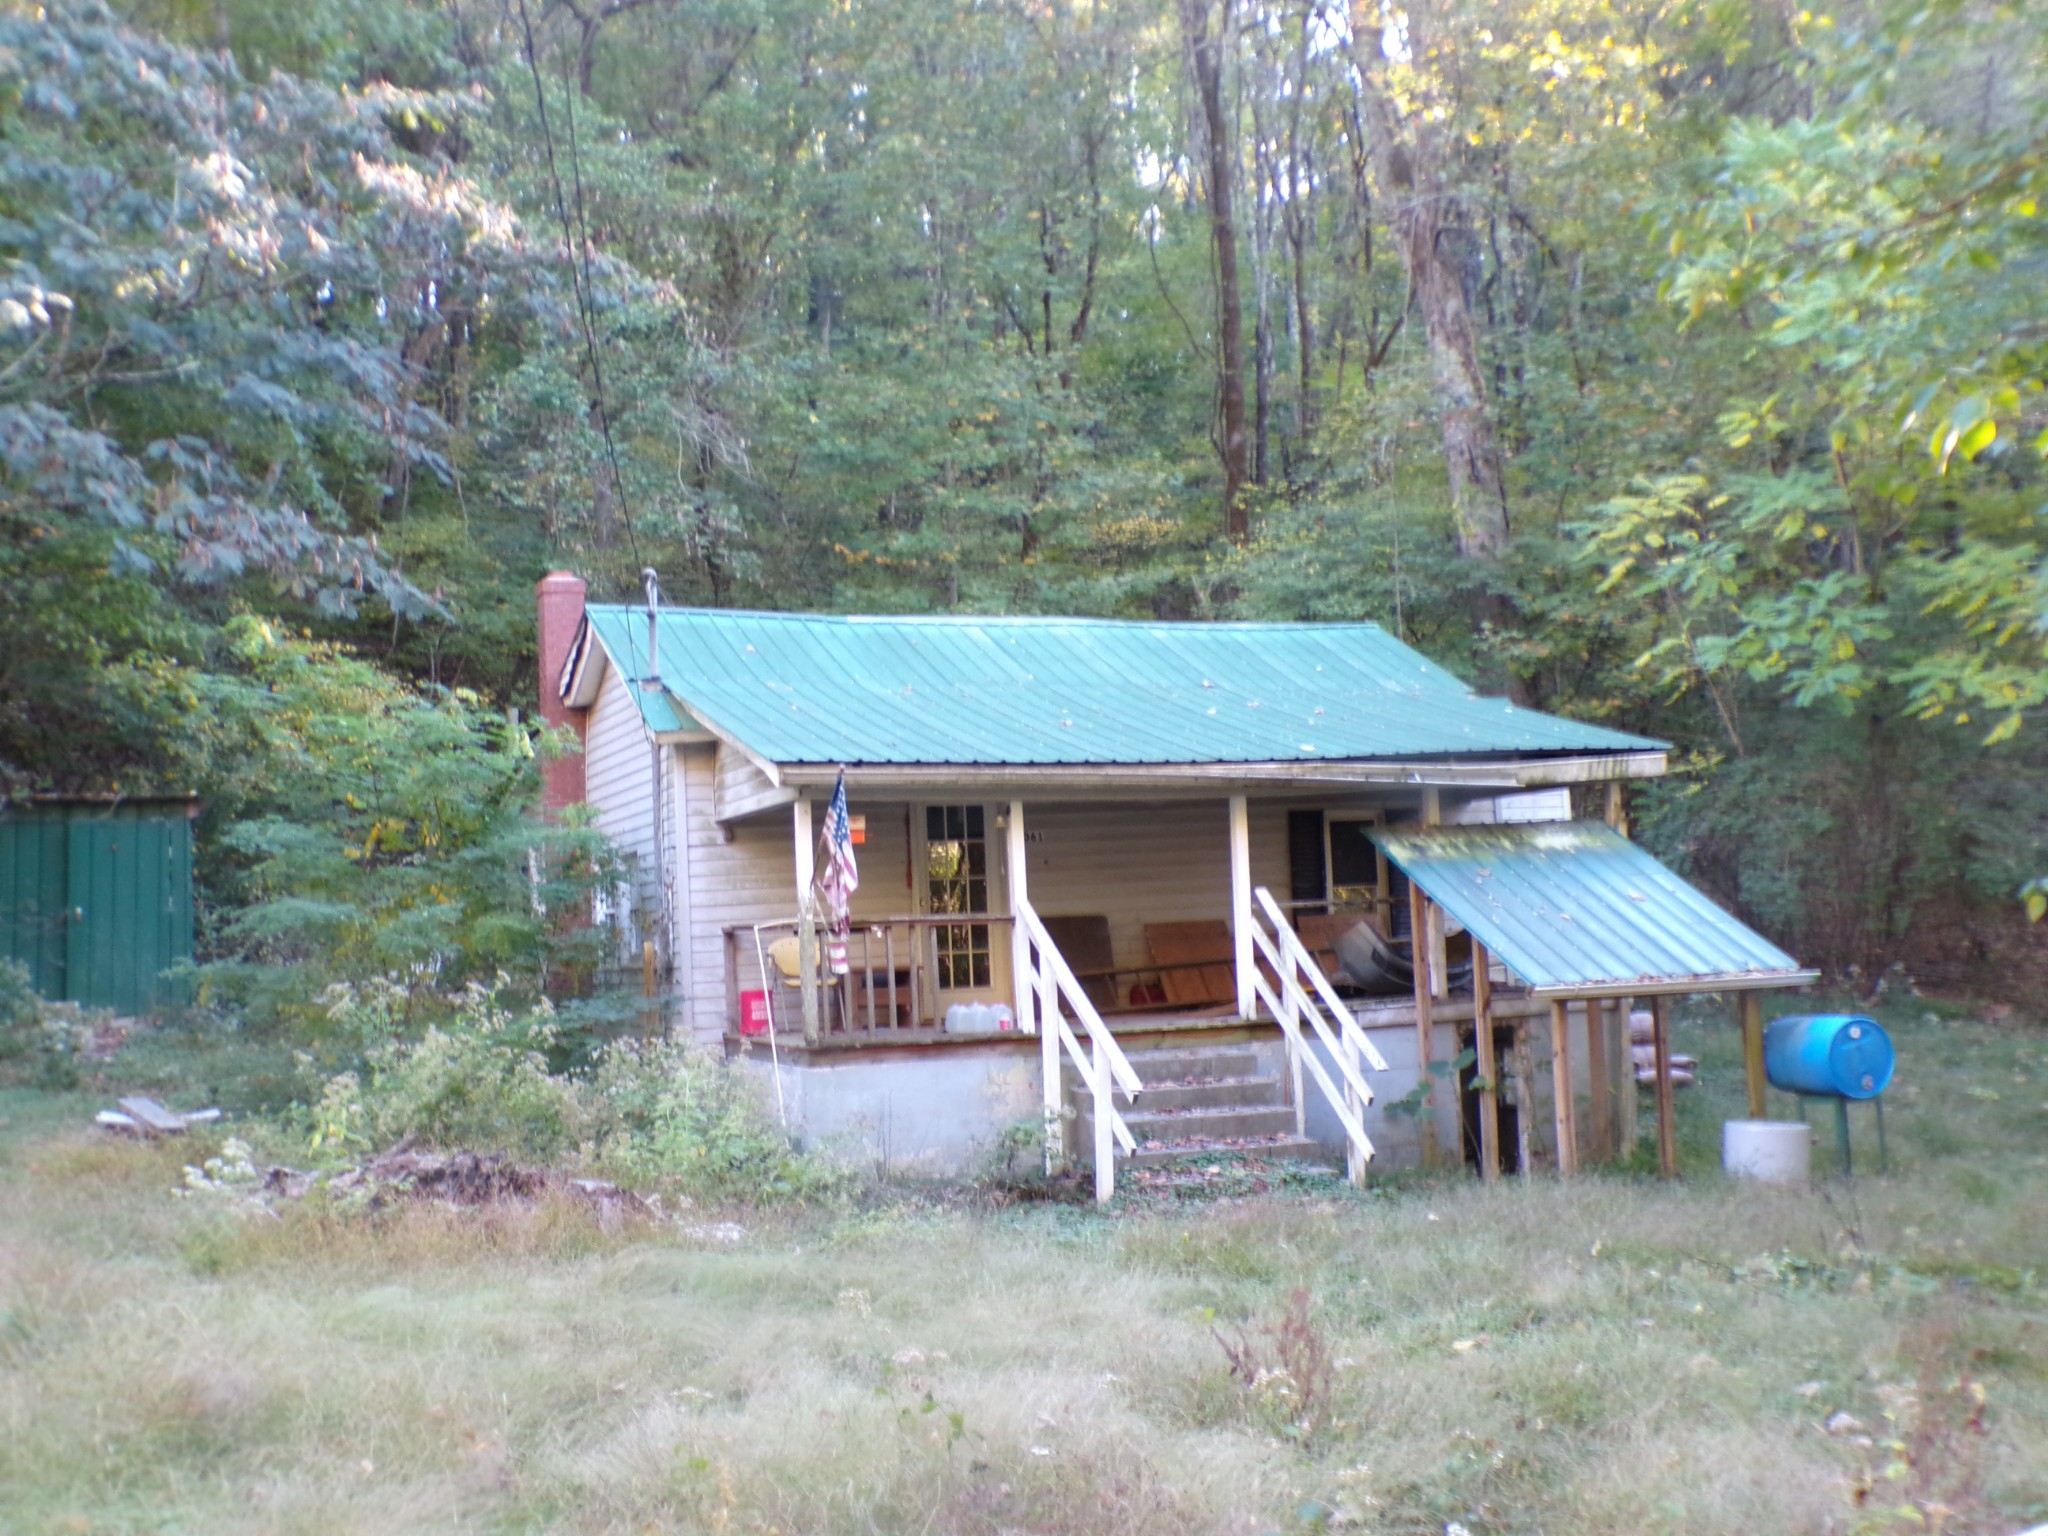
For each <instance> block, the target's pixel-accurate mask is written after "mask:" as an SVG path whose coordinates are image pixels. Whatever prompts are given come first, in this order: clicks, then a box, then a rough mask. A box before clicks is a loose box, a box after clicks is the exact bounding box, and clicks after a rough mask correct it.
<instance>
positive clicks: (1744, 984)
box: [1529, 970, 1820, 1003]
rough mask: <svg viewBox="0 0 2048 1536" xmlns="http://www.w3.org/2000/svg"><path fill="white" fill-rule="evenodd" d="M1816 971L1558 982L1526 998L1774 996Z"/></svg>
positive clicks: (1814, 977) (1808, 981)
mask: <svg viewBox="0 0 2048 1536" xmlns="http://www.w3.org/2000/svg"><path fill="white" fill-rule="evenodd" d="M1819 980H1820V972H1819V971H1809V970H1797V971H1719V972H1703V973H1701V974H1700V975H1697V976H1615V977H1610V978H1608V979H1606V980H1604V981H1574V982H1561V983H1559V984H1557V985H1556V986H1549V987H1531V988H1530V989H1529V995H1530V996H1531V997H1534V998H1538V999H1540V1000H1542V1001H1544V1002H1552V1003H1562V1002H1574V1001H1577V1000H1579V999H1582V998H1583V999H1591V998H1599V997H1678V996H1681V995H1683V994H1685V993H1690V992H1777V991H1783V990H1785V989H1787V988H1791V987H1810V986H1812V985H1813V984H1814V983H1815V982H1816V981H1819Z"/></svg>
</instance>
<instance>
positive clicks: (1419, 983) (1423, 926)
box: [1408, 880, 1436, 1168]
mask: <svg viewBox="0 0 2048 1536" xmlns="http://www.w3.org/2000/svg"><path fill="white" fill-rule="evenodd" d="M1432 905H1433V903H1432V902H1431V901H1430V899H1429V898H1428V897H1427V896H1425V895H1423V894H1422V887H1421V886H1419V885H1417V884H1416V883H1415V882H1414V881H1413V880H1410V881H1409V882H1408V949H1409V952H1410V959H1411V962H1412V964H1413V968H1414V971H1415V1083H1416V1086H1417V1087H1418V1088H1420V1089H1421V1090H1422V1108H1423V1109H1424V1110H1425V1111H1428V1112H1429V1113H1434V1110H1435V1098H1436V1089H1435V1088H1434V1086H1433V1085H1432V1084H1431V1081H1430V1076H1429V1060H1430V1053H1431V1052H1432V1051H1433V1050H1434V1049H1435V1034H1436V1020H1435V1016H1434V1013H1435V1010H1434V1008H1433V1006H1432V1001H1431V1000H1432V998H1433V997H1434V996H1435V992H1434V989H1433V988H1432V987H1431V984H1430V972H1431V971H1432V970H1434V969H1435V967H1434V966H1433V965H1432V964H1431V963H1430V953H1429V909H1430V907H1431V906H1432ZM1418 1123H1419V1124H1420V1126H1421V1137H1420V1146H1419V1148H1418V1150H1419V1154H1420V1156H1421V1159H1422V1165H1423V1166H1424V1167H1425V1168H1428V1167H1432V1166H1434V1165H1435V1163H1436V1127H1435V1126H1434V1125H1433V1124H1431V1123H1430V1119H1429V1114H1425V1115H1424V1116H1423V1118H1422V1119H1421V1120H1420V1121H1419V1122H1418Z"/></svg>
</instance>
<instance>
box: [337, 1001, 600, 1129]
mask: <svg viewBox="0 0 2048 1536" xmlns="http://www.w3.org/2000/svg"><path fill="white" fill-rule="evenodd" d="M333 1006H334V1007H336V1008H337V1009H342V1008H352V1007H357V1006H359V1005H357V1004H356V1003H355V1002H354V1000H352V999H348V998H347V997H346V996H345V995H344V996H337V997H336V998H335V1000H334V1004H333ZM554 1042H555V1033H554V1025H553V1021H552V1017H551V1015H550V1012H549V1011H548V1010H547V1009H546V1008H545V1006H543V1008H542V1009H540V1010H539V1011H536V1012H530V1013H523V1014H521V1013H515V1012H514V1011H513V1010H512V1009H511V1008H509V1007H507V1006H506V1005H505V1003H504V1001H503V1000H502V999H501V998H500V996H499V994H498V991H497V990H496V989H494V988H489V987H485V986H482V985H472V986H470V987H468V988H466V989H465V990H464V992H463V994H462V995H461V996H460V997H459V998H458V999H456V1000H455V1001H454V1005H453V1009H452V1011H451V1013H450V1015H449V1017H448V1018H447V1019H446V1020H445V1021H444V1022H443V1023H439V1024H429V1025H428V1026H427V1027H426V1028H425V1029H424V1030H422V1031H421V1032H420V1033H419V1034H418V1036H417V1037H416V1038H410V1039H392V1040H388V1041H386V1042H385V1043H383V1044H380V1045H374V1046H372V1047H371V1048H370V1049H369V1051H368V1052H367V1053H366V1057H365V1069H364V1072H363V1073H362V1075H361V1076H360V1077H358V1075H357V1074H355V1073H343V1074H341V1075H340V1076H338V1077H336V1078H333V1079H331V1080H330V1081H329V1083H328V1085H327V1090H326V1092H325V1094H324V1095H323V1098H322V1101H321V1103H320V1105H319V1106H317V1107H316V1109H315V1111H314V1115H313V1119H314V1126H313V1133H312V1137H311V1141H312V1144H313V1146H314V1148H315V1150H321V1149H325V1150H327V1151H328V1152H329V1154H330V1155H333V1154H334V1153H336V1152H339V1151H347V1150H352V1149H356V1148H361V1147H366V1146H367V1147H373V1148H382V1147H387V1146H390V1145H392V1144H393V1143H395V1142H398V1141H401V1140H404V1139H405V1138H407V1137H414V1138H417V1139H418V1140H420V1141H422V1142H424V1143H427V1144H429V1145H432V1146H436V1147H445V1148H449V1149H451V1150H452V1149H456V1148H463V1149H467V1150H470V1151H476V1152H502V1153H506V1154H508V1155H510V1156H513V1157H519V1158H526V1159H531V1160H533V1161H536V1162H552V1161H554V1160H556V1159H558V1158H560V1157H561V1156H562V1155H563V1154H564V1153H565V1152H567V1151H568V1150H569V1148H570V1147H571V1146H572V1145H573V1137H574V1118H575V1116H574V1104H575V1096H574V1090H573V1088H572V1086H571V1085H570V1084H569V1082H567V1081H566V1080H565V1079H562V1078H558V1077H555V1076H553V1075H551V1074H550V1073H549V1071H548V1052H549V1050H550V1048H551V1047H552V1046H553V1045H554Z"/></svg>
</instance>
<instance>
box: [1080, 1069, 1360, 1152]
mask: <svg viewBox="0 0 2048 1536" xmlns="http://www.w3.org/2000/svg"><path fill="white" fill-rule="evenodd" d="M1128 1054H1129V1057H1130V1062H1131V1066H1132V1068H1133V1070H1135V1071H1136V1072H1137V1074H1138V1079H1139V1081H1140V1082H1142V1083H1143V1084H1144V1085H1145V1088H1144V1091H1143V1092H1142V1093H1140V1094H1139V1095H1138V1101H1137V1103H1135V1104H1131V1105H1128V1106H1126V1105H1125V1104H1124V1102H1123V1101H1122V1099H1121V1097H1119V1100H1118V1108H1119V1109H1121V1110H1122V1112H1123V1116H1124V1123H1125V1124H1127V1125H1128V1126H1129V1127H1130V1128H1131V1134H1132V1136H1134V1137H1136V1138H1137V1142H1138V1150H1137V1153H1136V1155H1135V1156H1132V1157H1129V1158H1126V1159H1125V1160H1124V1161H1125V1164H1126V1166H1135V1167H1140V1168H1143V1167H1156V1166H1159V1165H1161V1164H1166V1163H1174V1162H1178V1161H1180V1160H1181V1159H1183V1158H1193V1157H1203V1156H1220V1155H1225V1154H1229V1153H1249V1154H1252V1155H1255V1156H1258V1157H1269V1158H1305V1159H1311V1160H1319V1161H1322V1160H1327V1158H1328V1154H1327V1153H1326V1152H1325V1151H1324V1149H1323V1148H1322V1147H1321V1146H1319V1145H1317V1144H1316V1143H1315V1142H1313V1141H1309V1140H1306V1139H1305V1138H1302V1137H1299V1136H1296V1135H1295V1133H1294V1110H1293V1108H1292V1107H1291V1106H1290V1105H1289V1104H1288V1103H1287V1095H1286V1090H1285V1087H1284V1085H1283V1084H1282V1083H1281V1081H1280V1079H1279V1077H1278V1076H1273V1075H1268V1074H1265V1073H1263V1072H1262V1071H1261V1070H1260V1066H1259V1056H1258V1052H1257V1051H1255V1050H1253V1049H1251V1048H1249V1047H1247V1046H1232V1045H1214V1046H1180V1045H1176V1046H1163V1047H1159V1048H1156V1049H1152V1050H1142V1049H1140V1050H1132V1051H1130V1052H1129V1053H1128ZM1066 1089H1067V1098H1068V1102H1069V1103H1070V1104H1072V1105H1073V1106H1074V1108H1075V1110H1076V1111H1077V1117H1076V1119H1075V1120H1074V1122H1073V1126H1074V1138H1075V1139H1074V1150H1075V1152H1076V1153H1077V1154H1078V1155H1079V1156H1080V1157H1082V1158H1084V1159H1085V1158H1086V1157H1087V1156H1088V1154H1089V1150H1090V1149H1091V1148H1092V1147H1093V1146H1094V1145H1095V1140H1094V1136H1095V1130H1094V1115H1093V1113H1092V1110H1093V1105H1092V1104H1091V1102H1090V1099H1089V1096H1088V1091H1087V1087H1086V1085H1085V1084H1083V1083H1082V1081H1081V1079H1080V1075H1079V1074H1078V1073H1077V1072H1075V1070H1074V1069H1073V1067H1072V1066H1071V1064H1070V1065H1069V1066H1068V1067H1067V1069H1066Z"/></svg>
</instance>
